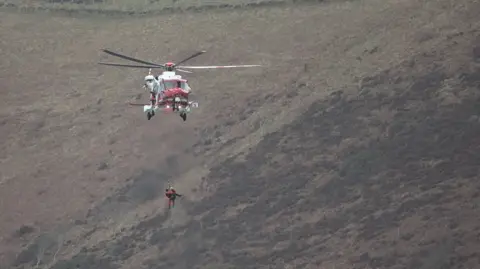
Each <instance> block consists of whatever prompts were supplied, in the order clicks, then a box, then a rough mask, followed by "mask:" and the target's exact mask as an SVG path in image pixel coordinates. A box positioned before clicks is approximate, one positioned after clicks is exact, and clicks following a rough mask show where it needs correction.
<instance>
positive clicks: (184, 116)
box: [180, 113, 187, 121]
mask: <svg viewBox="0 0 480 269" xmlns="http://www.w3.org/2000/svg"><path fill="white" fill-rule="evenodd" d="M180 117H182V119H183V121H186V120H187V114H186V113H181V114H180Z"/></svg>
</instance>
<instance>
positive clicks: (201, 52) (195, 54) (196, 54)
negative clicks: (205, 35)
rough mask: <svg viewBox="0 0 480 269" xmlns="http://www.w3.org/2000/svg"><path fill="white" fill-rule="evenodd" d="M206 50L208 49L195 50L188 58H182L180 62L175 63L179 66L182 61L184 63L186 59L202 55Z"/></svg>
mask: <svg viewBox="0 0 480 269" xmlns="http://www.w3.org/2000/svg"><path fill="white" fill-rule="evenodd" d="M205 52H206V51H204V50H202V51H198V52H195V53H194V54H192V55H190V56H188V57H187V58H185V59H183V60H181V61H180V62H178V63H176V64H175V65H176V66H179V65H181V64H182V63H184V62H186V61H188V60H190V59H193V58H195V57H197V56H199V55H201V54H204V53H205Z"/></svg>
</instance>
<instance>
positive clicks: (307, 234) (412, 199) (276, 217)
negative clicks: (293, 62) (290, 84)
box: [53, 54, 480, 269]
mask: <svg viewBox="0 0 480 269" xmlns="http://www.w3.org/2000/svg"><path fill="white" fill-rule="evenodd" d="M431 57H432V58H429V57H424V58H421V59H420V60H421V61H422V62H424V63H425V64H424V65H423V66H422V65H420V64H411V63H406V64H405V65H402V66H398V67H396V68H394V69H391V70H386V71H385V72H382V73H380V74H378V75H375V76H373V77H370V78H366V79H364V81H363V82H362V87H361V89H359V90H360V91H359V94H355V95H347V94H345V93H343V92H341V91H338V92H335V93H333V94H332V95H331V96H330V97H329V98H327V99H325V100H321V101H318V102H316V103H314V104H313V105H312V106H311V107H310V109H309V110H308V111H307V112H306V113H305V114H304V115H302V116H301V117H299V118H298V119H297V120H296V121H294V122H293V123H292V124H290V125H288V126H285V127H284V128H282V129H281V130H279V131H277V132H275V133H272V134H270V135H267V136H265V137H264V138H263V140H262V141H261V142H260V143H259V144H258V145H257V147H256V148H254V149H252V151H251V152H250V153H249V154H248V155H247V156H246V157H245V161H236V160H235V158H231V159H228V160H224V161H219V163H218V165H217V166H216V167H213V168H212V169H211V173H210V174H209V175H208V176H207V177H206V178H207V182H208V183H210V184H215V185H217V186H218V190H217V192H216V194H215V195H214V196H212V197H210V198H207V199H205V200H203V201H201V202H197V203H195V204H191V203H188V202H187V201H182V205H183V206H184V207H185V208H190V210H189V214H190V215H191V216H198V215H200V214H203V215H202V218H201V219H200V220H198V221H191V222H189V223H187V224H186V225H180V226H176V227H173V228H163V224H164V222H165V221H167V219H168V217H169V216H168V215H163V214H162V215H158V216H154V217H152V218H150V219H146V220H143V221H141V222H140V224H138V225H137V226H136V227H133V228H132V229H131V230H130V231H127V232H125V233H124V235H123V237H121V238H116V239H115V240H113V241H111V242H107V243H104V244H102V245H101V246H97V247H95V248H93V249H89V250H85V252H82V253H80V254H78V255H76V256H75V257H74V258H73V259H71V260H69V261H60V262H58V263H57V264H56V265H55V266H54V267H53V268H55V269H63V268H100V266H102V267H101V268H117V267H116V264H120V263H121V262H122V260H125V259H127V258H129V257H130V256H131V255H132V254H133V253H134V252H135V251H137V249H138V246H140V245H142V244H146V243H147V244H148V245H150V246H154V247H157V249H158V251H159V253H161V254H160V256H159V257H158V258H152V259H151V260H148V261H145V263H144V265H145V266H147V267H148V268H151V269H156V268H165V267H169V268H172V269H187V268H188V269H190V268H212V267H211V265H216V266H217V268H242V269H244V268H245V269H249V268H251V269H254V268H255V269H258V268H265V267H268V266H270V267H269V268H271V266H273V265H275V264H277V265H279V267H278V268H284V266H285V264H289V265H293V264H294V265H295V266H297V267H296V268H305V266H307V265H310V266H314V267H311V268H319V267H321V266H324V267H325V266H326V267H327V268H332V267H333V265H332V263H334V262H338V261H339V260H342V261H344V263H343V264H341V265H338V266H336V268H365V267H370V268H408V269H418V268H425V269H426V268H435V269H443V268H449V269H450V268H452V269H457V268H458V269H460V268H465V267H466V265H467V264H468V265H469V266H470V265H473V266H472V267H471V268H474V267H475V265H478V262H479V259H480V251H479V249H480V247H479V245H478V242H477V241H476V238H477V236H478V232H479V231H480V222H479V219H478V217H477V216H478V204H479V202H480V183H479V182H478V180H477V178H478V172H479V166H478V164H479V163H480V157H479V154H478V152H479V149H480V138H479V136H478V134H479V133H480V94H479V93H478V89H479V85H480V67H475V66H474V65H471V63H472V62H473V61H474V60H475V59H476V58H475V57H476V56H475V54H474V55H473V56H472V62H465V63H464V65H463V66H468V67H471V68H464V69H462V70H459V72H458V73H455V74H452V73H451V72H450V73H449V72H447V70H445V69H444V68H442V67H440V65H438V64H435V63H434V62H435V61H433V59H435V58H434V57H435V55H433V56H431ZM430 63H431V64H430ZM452 85H453V86H452ZM146 178H148V177H146ZM152 178H153V177H152ZM148 182H150V181H149V180H146V181H145V184H146V185H145V186H146V187H145V188H144V187H138V188H137V191H132V189H131V187H130V190H129V191H128V192H126V193H127V194H126V195H129V196H130V197H133V199H134V200H135V199H136V201H137V203H141V202H142V201H144V200H145V199H148V197H150V196H148V193H149V191H150V190H149V188H151V187H152V185H149V184H150V183H148ZM140 185H142V184H140ZM140 185H139V186H140ZM133 190H135V187H134V188H133ZM160 191H161V190H160ZM140 194H142V195H140ZM143 195H146V196H143ZM134 197H137V198H134ZM237 206H239V207H238V208H240V209H238V210H234V209H235V207H237ZM240 206H241V207H240ZM109 208H110V207H109V204H108V203H107V204H106V205H105V207H104V209H102V210H103V211H107V210H109ZM227 213H228V214H227ZM171 242H175V244H176V246H178V251H172V252H170V253H168V254H165V253H164V251H167V250H168V249H166V247H165V246H167V245H168V244H169V243H171ZM280 265H281V266H282V267H280Z"/></svg>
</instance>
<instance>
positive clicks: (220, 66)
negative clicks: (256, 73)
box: [182, 64, 261, 69]
mask: <svg viewBox="0 0 480 269" xmlns="http://www.w3.org/2000/svg"><path fill="white" fill-rule="evenodd" d="M257 66H261V65H257V64H249V65H213V66H212V65H209V66H182V68H184V69H214V68H236V67H257Z"/></svg>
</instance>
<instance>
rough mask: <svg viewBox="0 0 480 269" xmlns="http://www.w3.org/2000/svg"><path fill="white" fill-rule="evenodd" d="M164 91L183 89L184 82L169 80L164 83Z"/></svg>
mask: <svg viewBox="0 0 480 269" xmlns="http://www.w3.org/2000/svg"><path fill="white" fill-rule="evenodd" d="M164 84H165V89H172V88H182V89H184V88H185V82H184V81H180V80H170V81H164Z"/></svg>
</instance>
